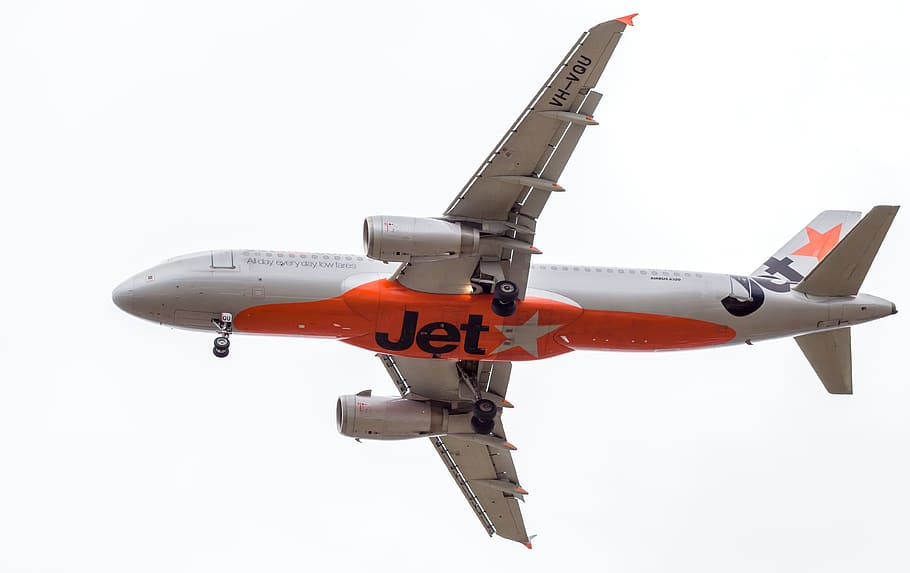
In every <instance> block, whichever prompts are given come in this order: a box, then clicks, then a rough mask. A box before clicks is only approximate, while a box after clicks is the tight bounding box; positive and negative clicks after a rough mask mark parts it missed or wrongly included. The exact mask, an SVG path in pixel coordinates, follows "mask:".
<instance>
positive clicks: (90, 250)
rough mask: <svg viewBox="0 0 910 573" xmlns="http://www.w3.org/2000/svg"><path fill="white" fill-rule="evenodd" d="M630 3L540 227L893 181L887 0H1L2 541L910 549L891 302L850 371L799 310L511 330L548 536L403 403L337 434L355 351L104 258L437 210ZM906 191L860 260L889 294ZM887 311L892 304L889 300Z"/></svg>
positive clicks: (360, 561) (637, 566)
mask: <svg viewBox="0 0 910 573" xmlns="http://www.w3.org/2000/svg"><path fill="white" fill-rule="evenodd" d="M634 11H640V12H641V13H642V14H641V16H639V18H638V19H637V20H636V26H635V27H634V28H632V29H629V30H627V33H626V34H625V36H624V38H623V40H622V42H621V44H620V46H619V48H618V49H617V50H616V52H615V54H614V57H613V60H612V62H611V63H610V66H609V68H608V69H607V71H606V73H605V76H604V80H603V81H602V82H601V85H600V86H599V89H601V90H602V91H604V92H605V93H606V94H607V97H606V98H605V100H604V102H603V103H602V104H601V108H600V110H599V111H598V119H599V120H600V122H601V125H600V126H599V127H597V128H593V129H590V130H588V133H586V134H585V137H584V138H583V141H582V143H581V145H580V147H579V149H578V151H577V153H576V154H575V156H574V157H573V160H572V162H571V164H570V165H569V167H568V168H567V170H566V173H565V176H564V177H563V178H562V180H561V182H562V183H563V184H564V185H565V186H566V187H567V188H568V193H566V194H564V195H561V196H559V197H554V198H553V200H551V202H550V205H548V209H547V211H546V212H545V213H544V216H543V217H542V220H541V225H540V229H541V232H540V233H539V234H538V240H537V244H538V246H539V247H541V248H542V249H543V250H544V251H545V253H546V254H545V255H543V256H542V257H541V259H540V261H541V262H549V261H566V262H577V263H589V264H603V265H622V266H643V267H656V268H662V267H667V268H679V269H692V270H705V271H719V272H749V271H751V270H752V269H753V268H755V267H756V266H757V264H758V263H760V262H761V261H763V260H764V259H765V258H766V257H767V256H768V255H769V254H771V253H773V252H774V251H775V249H776V248H777V247H778V246H779V245H781V244H783V243H784V242H785V241H786V240H787V239H789V238H790V237H791V236H792V235H793V234H794V233H795V232H796V231H797V230H798V229H800V228H801V227H802V226H803V225H805V223H807V222H808V221H809V220H811V219H812V217H813V216H814V215H815V214H816V213H817V212H818V211H821V210H824V209H832V208H840V209H857V210H864V211H865V210H868V208H870V207H871V206H873V205H875V204H878V203H887V204H893V203H900V202H901V201H902V200H903V199H904V198H905V197H906V195H907V189H908V187H910V136H908V133H910V105H908V102H910V81H908V77H910V40H908V39H907V38H908V37H907V22H908V20H910V18H908V17H910V8H908V4H907V3H904V2H864V3H862V4H859V3H838V2H799V3H793V2H782V1H779V2H763V3H761V4H754V3H752V4H748V5H746V4H743V3H731V2H714V3H711V2H641V3H639V4H631V3H628V2H610V3H608V2H561V3H554V2H552V1H550V2H530V1H522V2H518V1H503V2H495V3H491V2H482V3H481V2H460V3H455V4H451V5H447V6H445V7H442V6H439V5H438V4H437V3H433V2H409V3H404V2H397V3H396V2H392V3H389V2H364V3H357V2H323V3H319V4H318V8H314V7H312V6H310V5H308V4H305V3H302V2H287V3H280V2H256V3H248V4H243V3H237V2H208V3H206V2H197V1H180V2H160V1H159V2H56V3H55V2H37V1H32V2H6V3H3V4H2V6H0V193H2V195H0V196H2V215H3V225H2V228H0V240H2V242H3V243H2V244H3V245H4V250H5V258H6V261H7V262H6V264H5V265H3V270H2V276H3V280H2V282H0V284H2V285H3V286H2V288H3V298H4V299H5V300H6V301H7V310H6V311H5V312H4V317H3V329H2V331H0V348H2V360H3V369H2V375H0V376H2V377H0V571H3V572H7V571H9V572H26V571H27V572H31V571H60V572H76V571H91V572H93V573H99V572H126V571H128V572H133V571H136V572H146V571H148V572H159V571H218V572H230V571H251V570H261V571H275V572H279V571H300V570H305V569H307V568H309V567H314V566H324V567H332V568H333V569H337V570H342V571H347V570H354V569H364V568H369V570H377V569H378V570H380V571H385V570H389V571H391V570H395V571H412V570H427V568H428V567H431V568H432V569H433V570H434V571H464V570H465V568H477V567H481V568H484V569H487V568H488V569H491V570H493V569H496V570H503V568H509V569H508V570H518V569H519V568H520V570H523V571H543V570H548V571H549V570H554V569H556V568H559V569H560V570H570V569H576V568H580V567H585V568H586V570H587V569H588V568H592V567H593V568H597V569H604V570H611V571H632V572H638V571H642V572H644V571H654V572H658V571H660V572H663V571H693V572H700V573H701V572H706V571H724V572H726V571H731V570H735V571H744V572H751V571H755V572H767V571H800V572H802V571H826V572H840V571H843V572H848V571H849V572H853V571H876V572H888V571H907V570H908V569H910V543H908V541H907V540H908V538H910V520H908V517H907V516H908V515H910V489H908V487H907V484H908V483H910V462H908V452H910V421H908V416H907V412H908V405H910V384H908V380H907V378H908V377H907V374H906V372H907V367H908V361H907V358H906V355H904V354H903V352H904V351H905V347H906V343H905V337H906V332H907V329H906V327H905V326H903V325H904V324H905V319H906V317H907V314H899V315H897V316H895V317H891V318H888V319H885V320H882V321H881V322H879V323H876V324H873V325H865V326H862V327H859V328H857V329H855V332H854V339H853V340H854V378H855V386H856V392H857V393H856V395H855V396H853V397H833V396H829V395H828V394H826V393H825V392H824V390H823V388H822V386H821V384H820V383H819V382H818V380H817V379H816V378H815V375H814V373H813V372H812V370H811V368H810V367H809V365H808V363H807V362H806V361H805V360H804V359H803V358H802V356H801V354H800V352H799V350H798V349H797V347H796V345H795V344H793V343H792V342H790V341H789V340H782V341H776V342H770V343H764V344H759V345H756V346H754V347H749V348H747V347H742V348H733V349H723V350H707V351H697V352H692V353H676V354H660V355H650V354H620V353H613V354H607V353H572V354H570V355H566V356H562V357H559V358H555V359H552V360H549V361H542V362H539V363H532V364H519V365H516V366H515V369H514V372H513V378H512V385H511V388H510V396H509V397H510V399H511V401H513V402H514V403H515V404H516V405H517V407H516V409H515V410H513V411H510V412H508V413H507V414H506V423H507V425H508V430H509V436H510V438H511V440H512V441H513V442H515V443H516V444H517V445H518V447H519V451H518V452H517V453H516V455H515V460H516V464H517V467H518V469H519V473H520V475H521V477H522V484H523V485H524V486H525V487H526V488H528V489H529V490H530V492H531V494H530V495H529V496H528V501H527V503H526V504H525V505H524V506H523V510H524V514H525V519H526V523H527V525H528V529H529V530H530V531H531V532H535V533H539V534H540V536H539V537H538V538H537V539H536V540H535V549H534V550H533V551H527V550H525V549H524V548H522V547H521V546H520V545H517V544H514V543H510V542H507V541H503V540H500V539H498V538H497V539H494V540H489V539H487V538H486V535H485V533H484V532H483V530H482V529H481V527H480V525H479V524H478V522H477V519H476V518H475V517H474V515H473V513H472V512H471V511H470V510H469V508H468V507H467V504H466V503H465V501H464V499H463V498H462V496H461V494H460V493H459V492H458V491H457V489H456V487H455V485H454V484H453V483H452V481H451V478H450V477H449V475H448V473H447V472H446V471H445V469H444V468H443V467H442V465H441V463H440V462H439V460H438V458H437V456H436V454H435V453H434V452H433V450H432V448H431V447H430V445H429V444H427V443H426V441H424V440H418V441H414V442H402V443H364V444H357V443H355V442H353V441H352V440H348V439H346V438H343V437H341V436H339V435H338V434H337V433H336V430H335V425H334V401H335V398H336V396H338V395H339V394H348V393H353V392H357V391H359V390H363V389H365V388H373V389H374V390H375V391H376V393H378V394H394V388H393V386H392V384H391V382H390V381H389V380H388V378H387V376H386V374H385V372H384V371H383V369H382V368H381V366H380V364H379V363H378V361H377V360H376V359H375V358H373V357H372V356H371V354H370V353H369V352H365V351H363V350H360V349H356V348H353V347H348V346H346V345H344V344H341V343H337V342H331V341H318V340H289V339H281V338H269V337H240V336H238V337H235V339H234V344H233V346H232V353H231V356H230V358H229V359H227V360H217V359H215V358H214V357H213V356H212V354H211V336H210V335H208V334H200V333H188V332H182V331H174V330H170V329H167V328H164V327H159V326H155V325H152V324H149V323H146V322H143V321H139V320H137V319H135V318H133V317H131V316H128V315H126V314H124V313H122V312H121V311H119V310H118V309H117V308H116V307H114V305H113V304H112V303H111V301H110V291H111V289H112V288H113V287H114V286H115V285H116V284H117V283H118V282H120V281H121V280H122V279H123V278H125V277H127V276H129V275H131V274H133V273H135V272H137V271H139V270H141V269H142V268H145V267H147V266H150V265H153V264H156V263H157V262H159V261H161V260H163V259H165V258H167V257H170V256H173V255H177V254H180V253H185V252H192V251H197V250H203V249H208V248H213V247H251V248H272V249H290V250H315V251H332V252H360V249H361V245H360V222H361V220H362V219H363V217H364V216H366V215H370V214H377V213H387V214H415V215H436V214H438V213H440V212H441V211H442V209H443V208H444V207H445V206H446V205H448V203H449V201H450V200H451V198H452V197H453V196H454V194H455V193H456V192H457V191H458V190H459V189H460V188H461V186H462V185H463V183H464V182H465V181H466V180H467V178H468V177H469V176H470V174H471V173H472V172H473V170H474V169H475V168H476V167H477V165H478V164H479V163H480V161H481V160H482V159H483V158H484V157H485V155H486V153H487V152H488V151H489V150H490V149H491V148H492V146H493V144H494V143H495V142H496V141H497V139H498V138H499V137H500V136H501V135H502V133H503V132H504V130H505V129H506V128H507V127H508V126H509V125H510V123H511V121H512V120H513V119H514V118H515V116H516V115H517V114H518V112H519V111H520V109H521V108H522V106H523V105H525V104H526V103H527V101H528V99H530V97H531V95H532V94H533V93H534V91H535V90H536V89H537V88H538V87H539V85H540V84H541V83H542V82H543V81H544V79H545V78H546V76H547V74H548V73H549V72H550V71H551V70H552V69H553V67H554V66H555V65H556V63H557V61H558V60H559V58H560V57H561V56H562V55H563V54H564V53H565V51H566V50H567V49H568V48H569V46H570V45H571V44H572V42H574V40H575V39H576V38H577V37H578V35H579V34H580V33H581V32H582V30H584V29H586V28H588V27H590V26H591V25H594V24H596V23H597V22H599V21H601V20H606V19H610V18H612V17H616V16H621V15H625V14H628V13H630V12H634ZM906 217H907V213H901V214H899V215H898V218H897V220H896V223H895V225H894V227H893V228H892V230H891V233H890V235H889V236H888V238H887V240H886V241H885V245H884V247H883V249H882V251H881V253H880V254H879V257H878V259H877V261H876V264H875V266H873V268H872V271H871V273H870V274H869V277H868V279H867V281H866V283H865V285H864V289H863V290H864V291H866V292H871V293H875V294H878V295H880V296H884V297H886V298H889V299H891V300H895V301H896V302H897V304H898V307H899V308H902V307H907V306H908V304H910V297H908V296H907V294H908V289H907V286H906V285H907V284H908V280H910V276H908V271H907V265H906V259H905V258H904V252H905V250H906V248H907V247H908V245H910V242H908V228H910V226H908V223H907V218H906ZM905 312H906V310H905Z"/></svg>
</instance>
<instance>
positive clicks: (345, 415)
mask: <svg viewBox="0 0 910 573" xmlns="http://www.w3.org/2000/svg"><path fill="white" fill-rule="evenodd" d="M335 420H336V422H337V424H338V431H339V432H340V433H341V434H343V435H345V436H349V437H351V438H362V439H367V440H406V439H408V438H422V437H427V436H436V435H440V434H445V433H446V431H447V429H448V425H449V424H448V422H449V413H448V411H446V410H444V409H443V408H440V407H438V406H431V405H430V404H428V403H426V402H416V401H414V400H405V399H404V398H392V397H389V396H369V395H366V394H364V395H357V396H341V397H339V398H338V404H337V405H336V407H335Z"/></svg>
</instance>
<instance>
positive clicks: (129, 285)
mask: <svg viewBox="0 0 910 573" xmlns="http://www.w3.org/2000/svg"><path fill="white" fill-rule="evenodd" d="M111 298H112V299H113V301H114V304H116V305H117V308H119V309H120V310H123V311H126V312H132V304H133V278H132V277H130V278H128V279H126V280H125V281H123V282H122V283H120V284H119V285H117V288H115V289H114V292H112V293H111Z"/></svg>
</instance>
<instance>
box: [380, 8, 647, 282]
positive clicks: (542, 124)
mask: <svg viewBox="0 0 910 573" xmlns="http://www.w3.org/2000/svg"><path fill="white" fill-rule="evenodd" d="M634 16H636V14H633V15H631V16H626V17H624V18H618V19H616V20H610V21H609V22H603V23H601V24H598V25H597V26H595V27H593V28H591V29H590V30H588V31H587V32H585V33H584V34H582V35H581V38H579V39H578V41H577V42H576V43H575V45H574V46H572V49H571V50H569V53H568V54H567V55H566V57H565V58H563V59H562V61H560V63H559V65H558V66H557V67H556V70H554V71H553V73H552V74H550V76H549V77H548V79H547V81H546V83H545V84H544V85H543V87H542V88H541V89H540V91H538V92H537V94H536V95H535V96H534V98H533V99H532V100H531V103H530V104H528V106H527V107H526V108H525V109H524V110H523V111H522V112H521V115H520V116H518V119H517V120H516V121H515V123H514V124H513V125H512V127H510V128H509V130H508V131H507V132H506V134H505V135H504V136H503V138H502V139H501V140H500V141H499V143H498V144H496V147H494V148H493V151H492V152H491V153H490V154H489V156H487V158H486V159H485V160H484V162H483V163H482V164H481V165H480V167H479V168H478V169H477V172H475V173H474V175H473V176H472V177H471V179H470V181H468V183H467V184H466V185H465V186H464V188H463V189H462V190H461V192H460V193H459V194H458V196H457V197H455V199H454V200H453V201H452V204H451V205H449V207H448V209H446V211H445V213H444V217H445V218H446V219H449V220H452V221H463V222H468V223H474V224H477V225H479V226H480V227H481V233H482V238H483V240H482V241H481V244H482V247H481V252H480V255H472V256H471V257H465V258H462V259H454V260H446V261H435V262H416V263H405V264H403V265H402V266H401V267H400V268H399V269H398V272H397V273H396V276H395V277H393V278H397V279H398V280H399V281H400V282H401V283H402V284H403V285H405V286H407V287H408V288H411V289H414V290H419V291H423V292H439V293H463V292H470V291H471V285H472V284H475V285H477V284H480V285H483V284H492V283H494V282H496V281H498V280H503V279H508V280H511V281H513V282H515V283H516V284H517V285H518V287H519V292H520V293H521V295H522V296H523V294H524V292H525V290H526V287H527V280H528V272H529V270H530V266H531V255H532V254H534V253H538V252H540V251H538V250H537V249H536V248H535V247H534V246H533V241H534V235H535V233H536V230H537V218H538V217H539V216H540V214H541V212H542V211H543V208H544V206H545V205H546V203H547V200H548V199H549V197H550V194H551V193H553V192H560V191H564V189H563V188H562V186H560V185H559V183H557V181H558V180H559V177H560V175H562V171H563V169H564V168H565V166H566V163H567V162H568V160H569V157H571V155H572V152H573V151H574V150H575V146H576V145H577V144H578V141H579V139H580V138H581V134H582V132H583V131H584V129H585V128H586V127H587V126H589V125H597V122H596V121H594V118H593V113H594V110H595V108H596V107H597V104H598V103H600V98H601V94H599V93H597V92H595V91H593V90H592V88H593V87H594V86H595V85H596V84H597V81H598V80H599V79H600V76H601V74H602V73H603V71H604V68H605V67H606V65H607V62H609V60H610V56H612V55H613V50H614V49H615V48H616V45H617V43H619V39H620V37H621V36H622V32H623V30H625V28H626V26H627V25H631V24H632V18H633V17H634ZM441 277H444V278H441Z"/></svg>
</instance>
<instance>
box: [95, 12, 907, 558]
mask: <svg viewBox="0 0 910 573" xmlns="http://www.w3.org/2000/svg"><path fill="white" fill-rule="evenodd" d="M635 16H636V14H632V15H630V16H625V17H622V18H617V19H615V20H610V21H607V22H603V23H601V24H598V25H597V26H594V27H593V28H591V29H590V30H588V31H586V32H584V33H583V34H582V36H581V37H580V38H579V40H578V41H577V42H576V43H575V44H574V45H573V46H572V48H571V49H570V50H569V52H568V54H567V55H566V56H565V57H564V58H563V59H562V60H560V63H559V65H558V66H557V67H556V69H555V71H554V72H553V73H552V74H550V75H549V76H548V78H547V80H546V82H545V83H544V85H543V87H542V88H541V89H540V91H538V92H537V93H536V95H535V96H534V97H533V99H532V100H531V102H530V104H529V105H528V106H527V107H526V108H524V109H523V110H522V112H521V114H520V115H519V117H518V119H517V120H516V121H515V123H514V124H513V125H512V126H511V127H510V128H509V129H508V131H507V132H506V134H505V136H503V138H502V139H501V140H500V141H499V143H497V144H496V146H495V147H494V148H493V151H492V152H491V153H490V154H489V155H488V156H487V157H486V158H485V159H484V161H483V163H482V164H481V165H480V167H479V168H478V169H477V171H476V172H475V173H474V174H473V175H472V176H471V178H470V180H469V181H468V183H467V184H466V185H465V186H464V188H463V189H462V190H461V191H460V192H459V193H458V194H457V195H456V197H455V199H454V200H453V201H452V202H451V204H450V205H449V206H448V207H447V208H446V209H445V211H444V212H443V214H442V216H438V217H427V218H419V217H405V216H395V215H392V216H370V217H367V218H366V219H365V221H364V224H363V242H364V249H365V254H364V255H352V254H329V253H312V252H297V251H278V250H256V249H223V250H212V251H205V252H201V253H194V254H189V255H184V256H179V257H176V258H172V259H169V260H167V261H165V262H164V263H162V264H160V265H157V266H155V267H152V268H150V269H148V270H145V271H142V272H140V273H138V274H136V275H135V276H132V277H130V278H128V279H126V280H125V281H124V282H123V283H122V284H120V285H119V286H117V287H116V288H115V289H114V291H113V294H112V296H113V302H114V303H115V304H116V305H117V306H118V307H119V308H121V309H122V310H124V311H126V312H127V313H130V314H132V315H135V316H137V317H140V318H143V319H146V320H150V321H152V322H156V323H159V324H162V325H167V326H171V327H177V328H183V329H192V330H203V331H209V332H213V333H215V334H216V335H217V336H216V337H215V339H214V347H213V353H214V355H215V356H217V357H219V358H224V357H226V356H228V354H229V352H230V346H231V338H230V337H231V336H232V335H233V334H238V333H244V334H246V333H251V334H271V335H285V336H300V337H322V338H334V339H337V340H340V341H342V342H346V343H348V344H350V345H353V346H357V347H360V348H364V349H367V350H370V351H372V352H375V353H376V355H377V357H378V358H379V360H380V362H381V363H382V366H383V367H384V368H385V370H386V372H387V373H388V375H389V376H390V378H391V379H392V382H393V383H394V385H395V387H396V389H397V391H398V395H397V396H390V397H386V396H374V395H372V391H370V390H365V391H362V392H360V393H358V394H355V395H346V396H341V397H340V398H339V399H338V401H337V403H336V420H337V425H338V430H339V432H341V433H342V434H343V435H345V436H349V437H353V438H355V439H357V440H364V439H368V440H399V439H413V438H428V439H429V440H430V442H431V443H432V444H433V447H434V448H435V449H436V451H437V453H438V454H439V456H440V458H441V459H442V461H443V463H444V465H445V466H446V468H447V470H448V471H449V473H450V474H451V475H452V477H453V479H454V480H455V482H456V484H457V486H458V488H459V489H460V491H461V493H462V494H463V495H464V497H465V499H466V500H467V501H468V504H469V505H470V507H471V509H472V510H473V511H474V513H475V514H476V515H477V517H478V519H479V520H480V522H481V524H482V525H483V527H484V529H485V530H486V532H487V533H488V534H489V535H490V536H493V535H494V534H496V535H499V536H501V537H503V538H506V539H510V540H514V541H518V542H520V543H523V544H525V545H526V546H528V547H529V548H530V547H531V537H532V536H529V535H528V533H527V531H526V528H525V525H524V520H523V517H522V514H521V511H520V508H519V504H518V501H524V498H525V496H526V495H527V494H528V492H527V490H525V489H524V488H523V487H522V486H521V482H520V480H519V479H518V474H517V472H516V470H515V465H514V463H513V459H512V453H511V452H512V451H513V450H515V449H516V448H515V446H514V445H513V444H512V443H511V442H509V441H508V439H507V438H506V433H505V431H504V429H503V423H502V413H503V411H504V409H509V408H511V407H512V404H511V403H510V402H509V401H508V400H507V399H506V395H507V390H508V385H509V378H510V372H511V364H512V362H514V361H522V360H525V361H530V360H542V359H545V358H550V357H553V356H558V355H560V354H564V353H568V352H572V351H574V350H613V351H644V352H649V351H663V350H685V349H695V348H705V347H714V346H734V345H740V344H752V343H753V342H756V341H761V340H768V339H773V338H780V337H795V340H796V342H797V344H798V345H799V348H800V349H801V350H802V352H803V353H804V354H805V356H806V358H807V359H808V360H809V362H810V363H811V365H812V366H813V368H814V369H815V371H816V373H817V374H818V377H819V378H820V379H821V381H822V383H823V384H824V387H825V388H826V389H827V390H828V392H830V393H832V394H851V393H852V391H853V380H852V364H851V341H850V332H851V327H853V326H854V325H858V324H861V323H864V322H869V321H872V320H876V319H879V318H882V317H885V316H889V315H892V314H895V313H896V312H897V309H896V306H895V304H894V303H892V302H890V301H888V300H885V299H882V298H878V297H875V296H872V295H869V294H864V293H860V292H859V289H860V287H861V285H862V283H863V280H864V279H865V277H866V274H867V272H868V271H869V268H870V266H871V264H872V261H873V259H874V258H875V256H876V254H877V253H878V250H879V247H880V246H881V244H882V241H883V239H884V237H885V234H886V233H887V231H888V229H889V227H890V225H891V223H892V221H893V219H894V217H895V214H896V213H897V210H898V207H897V206H877V207H874V208H873V209H872V210H871V211H869V212H868V213H867V214H866V215H865V216H862V217H861V214H860V213H859V212H855V211H824V212H822V213H821V214H819V215H818V216H817V217H815V218H814V219H812V220H811V221H810V222H809V224H808V225H807V226H806V227H805V228H803V229H800V230H799V231H798V232H797V233H796V234H795V235H794V236H793V238H792V239H790V240H789V241H788V242H787V243H785V244H784V245H783V247H781V248H780V249H779V250H778V251H777V252H775V253H774V254H773V255H771V256H770V257H768V258H767V259H766V260H765V261H764V262H762V263H761V264H759V265H758V267H757V268H756V269H755V271H753V272H752V273H751V274H749V275H731V274H716V273H706V272H689V271H674V270H662V269H631V268H626V267H603V266H581V265H559V264H536V263H534V264H532V262H531V261H532V258H533V257H534V256H535V255H536V254H539V253H540V250H539V249H538V248H537V247H536V246H534V237H535V234H536V230H537V221H538V218H539V217H540V215H541V213H542V211H543V209H544V207H545V205H546V203H547V201H548V200H549V198H550V196H551V195H552V194H554V193H556V194H560V193H563V192H564V191H565V189H564V188H563V187H562V186H561V185H560V184H559V183H558V181H559V178H560V175H561V174H562V172H563V169H564V168H565V166H566V164H567V162H568V160H569V157H570V156H571V155H572V152H573V151H574V149H575V147H576V145H577V144H578V142H579V139H580V137H581V135H582V133H583V132H584V131H585V129H587V128H588V127H591V126H596V125H597V124H598V122H597V121H595V119H594V112H595V110H596V108H597V105H598V103H599V102H600V99H601V94H600V93H598V92H596V91H594V89H593V88H594V87H595V86H596V84H597V81H598V80H599V78H600V76H601V74H602V73H603V71H604V68H605V67H606V65H607V62H608V61H609V60H610V58H611V56H612V54H613V51H614V49H615V47H616V45H617V44H618V42H619V40H620V38H621V36H622V34H623V32H624V31H625V29H626V27H627V26H631V25H632V19H633V18H634V17H635Z"/></svg>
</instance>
